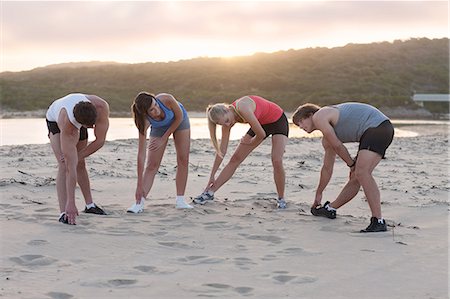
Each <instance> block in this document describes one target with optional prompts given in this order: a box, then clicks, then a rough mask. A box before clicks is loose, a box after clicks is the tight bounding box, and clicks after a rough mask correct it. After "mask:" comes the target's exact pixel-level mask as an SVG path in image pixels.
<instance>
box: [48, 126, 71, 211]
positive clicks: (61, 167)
mask: <svg viewBox="0 0 450 299" xmlns="http://www.w3.org/2000/svg"><path fill="white" fill-rule="evenodd" d="M50 145H51V147H52V150H53V153H54V154H55V157H56V161H57V162H58V174H57V175H56V194H57V196H58V203H59V211H60V213H62V212H64V211H65V210H66V201H67V189H66V163H65V162H64V156H63V154H62V151H61V140H60V134H59V133H58V134H52V133H50Z"/></svg>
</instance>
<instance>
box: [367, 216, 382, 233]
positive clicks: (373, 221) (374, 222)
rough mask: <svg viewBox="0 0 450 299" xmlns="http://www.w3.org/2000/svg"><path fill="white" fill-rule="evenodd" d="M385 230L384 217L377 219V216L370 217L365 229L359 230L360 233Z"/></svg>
mask: <svg viewBox="0 0 450 299" xmlns="http://www.w3.org/2000/svg"><path fill="white" fill-rule="evenodd" d="M385 231H387V225H386V221H384V219H382V220H381V221H379V220H378V218H377V217H372V218H370V224H369V226H368V227H366V229H362V230H361V232H362V233H376V232H385Z"/></svg>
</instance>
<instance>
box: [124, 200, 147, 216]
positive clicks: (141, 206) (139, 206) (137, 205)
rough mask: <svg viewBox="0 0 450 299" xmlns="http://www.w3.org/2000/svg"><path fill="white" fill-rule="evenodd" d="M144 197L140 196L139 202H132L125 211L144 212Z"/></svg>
mask: <svg viewBox="0 0 450 299" xmlns="http://www.w3.org/2000/svg"><path fill="white" fill-rule="evenodd" d="M144 201H145V199H144V198H141V202H140V203H136V202H135V203H134V204H133V205H132V206H131V207H129V208H128V210H127V213H134V214H137V213H142V212H144Z"/></svg>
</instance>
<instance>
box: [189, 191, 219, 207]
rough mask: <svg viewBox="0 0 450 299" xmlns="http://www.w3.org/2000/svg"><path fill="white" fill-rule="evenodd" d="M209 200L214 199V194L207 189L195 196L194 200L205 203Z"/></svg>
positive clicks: (197, 202)
mask: <svg viewBox="0 0 450 299" xmlns="http://www.w3.org/2000/svg"><path fill="white" fill-rule="evenodd" d="M208 200H214V195H211V194H209V193H208V191H205V192H203V193H202V194H200V195H199V196H197V197H196V198H194V200H193V202H194V203H196V204H200V205H204V204H205V203H206V202H207V201H208Z"/></svg>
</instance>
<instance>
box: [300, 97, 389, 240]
mask: <svg viewBox="0 0 450 299" xmlns="http://www.w3.org/2000/svg"><path fill="white" fill-rule="evenodd" d="M292 122H293V123H294V124H296V125H297V126H299V127H300V128H301V129H303V130H305V131H306V132H307V133H311V132H313V131H315V130H320V131H321V132H322V134H323V138H322V145H323V148H324V150H325V155H324V160H323V166H322V170H321V172H320V179H319V185H318V186H317V190H316V195H315V199H314V203H313V205H312V208H311V213H312V214H313V215H315V216H324V217H328V218H331V219H334V218H336V209H338V208H340V207H341V206H343V205H344V204H346V203H347V202H349V201H350V200H352V199H353V198H354V197H355V196H356V194H358V192H359V189H360V187H361V186H362V188H363V190H364V194H365V195H366V198H367V202H368V203H369V207H370V210H371V212H372V217H371V219H370V224H369V226H368V227H367V228H366V229H363V230H361V232H379V231H386V230H387V227H386V222H385V221H384V219H383V217H382V215H381V202H380V191H379V189H378V186H377V183H376V182H375V180H374V178H373V176H372V172H373V170H374V168H375V167H376V166H377V165H378V163H379V162H380V161H381V159H382V158H384V155H385V152H386V149H387V148H388V147H389V145H390V144H391V142H392V139H393V137H394V127H393V126H392V124H391V122H390V120H389V118H388V117H387V116H386V115H384V114H383V113H382V112H381V111H379V110H378V109H376V108H375V107H373V106H371V105H368V104H363V103H353V102H349V103H342V104H338V105H333V106H327V107H323V108H321V107H320V106H317V105H314V104H310V103H308V104H305V105H302V106H300V107H299V108H298V109H297V110H296V111H295V112H294V114H293V116H292ZM346 142H359V148H358V153H357V155H356V157H355V158H352V157H351V156H350V154H349V152H348V150H347V148H346V147H345V146H344V143H346ZM336 155H338V156H339V157H340V158H341V159H342V160H343V161H344V162H345V163H346V164H347V166H348V167H349V168H350V174H349V180H348V182H347V184H346V185H345V186H344V188H343V189H342V191H341V192H340V194H339V195H338V197H337V198H336V199H335V200H334V201H333V202H332V203H330V202H328V201H327V202H325V204H324V206H321V201H322V193H323V191H324V190H325V187H326V186H327V185H328V183H329V181H330V179H331V176H332V174H333V166H334V162H335V159H336Z"/></svg>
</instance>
